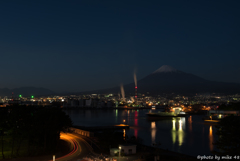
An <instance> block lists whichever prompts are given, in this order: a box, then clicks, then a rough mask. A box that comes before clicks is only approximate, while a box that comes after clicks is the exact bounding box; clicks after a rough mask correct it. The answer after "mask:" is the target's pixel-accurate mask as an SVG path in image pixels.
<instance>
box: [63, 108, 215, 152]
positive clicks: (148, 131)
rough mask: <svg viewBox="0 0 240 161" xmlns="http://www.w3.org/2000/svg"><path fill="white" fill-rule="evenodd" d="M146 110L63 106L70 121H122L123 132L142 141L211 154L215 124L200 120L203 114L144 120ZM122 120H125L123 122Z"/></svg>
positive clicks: (93, 123)
mask: <svg viewBox="0 0 240 161" xmlns="http://www.w3.org/2000/svg"><path fill="white" fill-rule="evenodd" d="M148 111H149V110H147V109H143V110H118V109H111V110H81V109H73V110H65V112H66V113H67V114H68V115H69V116H70V117H71V119H72V121H73V123H74V125H79V126H108V125H116V124H120V123H125V124H128V125H130V129H128V130H126V135H128V136H132V135H134V136H136V137H139V138H141V139H142V140H143V144H145V145H152V143H158V142H160V143H161V145H160V146H159V147H160V148H163V149H168V150H171V151H175V152H179V153H184V154H188V155H192V156H197V155H211V152H210V151H211V150H214V149H215V147H214V145H212V142H214V141H216V139H217V136H216V135H215V133H216V128H215V127H214V126H213V125H208V124H204V121H203V120H202V117H203V115H190V116H188V117H181V118H170V119H164V120H148V118H147V116H146V113H147V112H148ZM124 121H125V122H124Z"/></svg>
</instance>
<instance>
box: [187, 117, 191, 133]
mask: <svg viewBox="0 0 240 161" xmlns="http://www.w3.org/2000/svg"><path fill="white" fill-rule="evenodd" d="M188 125H189V131H190V132H192V116H190V117H189V118H188Z"/></svg>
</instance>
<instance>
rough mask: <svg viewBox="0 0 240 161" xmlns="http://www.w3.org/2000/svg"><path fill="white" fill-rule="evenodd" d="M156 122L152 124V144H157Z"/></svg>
mask: <svg viewBox="0 0 240 161" xmlns="http://www.w3.org/2000/svg"><path fill="white" fill-rule="evenodd" d="M156 132H157V129H156V122H151V136H152V144H155V143H156V141H155V138H156Z"/></svg>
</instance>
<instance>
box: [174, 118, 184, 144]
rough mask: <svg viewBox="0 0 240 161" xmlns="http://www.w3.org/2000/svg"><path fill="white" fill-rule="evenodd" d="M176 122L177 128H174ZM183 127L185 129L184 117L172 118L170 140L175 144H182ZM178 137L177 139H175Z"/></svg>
mask: <svg viewBox="0 0 240 161" xmlns="http://www.w3.org/2000/svg"><path fill="white" fill-rule="evenodd" d="M176 124H178V125H177V126H178V129H177V130H176ZM183 127H184V129H185V118H180V119H179V120H177V119H175V118H174V119H173V120H172V142H173V144H175V143H176V142H177V143H178V145H179V146H181V145H182V144H183V140H184V131H183ZM177 138H178V140H177Z"/></svg>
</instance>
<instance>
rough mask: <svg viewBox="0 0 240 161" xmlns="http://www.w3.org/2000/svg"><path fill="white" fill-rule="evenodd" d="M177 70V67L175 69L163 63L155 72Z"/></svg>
mask: <svg viewBox="0 0 240 161" xmlns="http://www.w3.org/2000/svg"><path fill="white" fill-rule="evenodd" d="M177 71H178V70H177V69H175V68H173V67H171V66H169V65H163V66H161V67H160V68H159V69H157V70H156V71H155V72H153V73H161V72H163V73H167V72H177Z"/></svg>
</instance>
